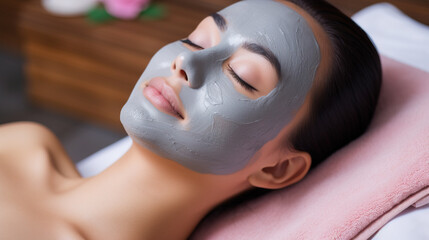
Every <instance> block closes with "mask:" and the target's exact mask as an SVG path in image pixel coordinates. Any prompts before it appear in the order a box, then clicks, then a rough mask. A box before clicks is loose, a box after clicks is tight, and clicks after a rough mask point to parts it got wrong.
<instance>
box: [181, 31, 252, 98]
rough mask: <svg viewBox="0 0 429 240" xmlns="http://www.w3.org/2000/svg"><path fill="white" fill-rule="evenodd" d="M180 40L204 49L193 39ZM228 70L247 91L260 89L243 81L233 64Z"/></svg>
mask: <svg viewBox="0 0 429 240" xmlns="http://www.w3.org/2000/svg"><path fill="white" fill-rule="evenodd" d="M180 41H181V42H182V43H184V44H188V45H189V46H191V47H194V48H197V49H204V48H203V47H201V46H199V45H197V44H195V43H193V42H192V41H191V40H189V38H185V39H182V40H180ZM227 70H228V72H229V74H231V75H232V77H233V78H234V80H236V81H237V82H238V83H239V84H240V85H241V86H242V87H244V88H245V89H246V90H247V91H250V92H254V91H258V90H257V89H256V88H254V87H253V86H251V85H250V84H248V83H247V82H245V81H243V79H241V78H240V76H238V75H237V73H235V72H234V70H233V69H232V68H231V66H230V65H229V64H228V66H227Z"/></svg>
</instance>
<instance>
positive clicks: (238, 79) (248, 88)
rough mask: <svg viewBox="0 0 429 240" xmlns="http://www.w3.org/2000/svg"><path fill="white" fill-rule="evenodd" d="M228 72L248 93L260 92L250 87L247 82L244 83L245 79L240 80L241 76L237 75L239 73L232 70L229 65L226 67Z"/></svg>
mask: <svg viewBox="0 0 429 240" xmlns="http://www.w3.org/2000/svg"><path fill="white" fill-rule="evenodd" d="M226 69H227V70H228V72H229V73H230V74H231V75H232V77H233V78H234V79H235V80H236V81H237V82H238V83H239V84H240V85H241V86H243V87H244V88H245V89H246V90H247V91H250V92H254V91H258V90H257V89H256V88H254V87H252V86H251V85H249V84H248V83H247V82H245V81H243V79H241V78H240V76H238V75H237V73H235V72H234V70H233V69H232V68H231V66H230V65H229V64H228V66H227V67H226Z"/></svg>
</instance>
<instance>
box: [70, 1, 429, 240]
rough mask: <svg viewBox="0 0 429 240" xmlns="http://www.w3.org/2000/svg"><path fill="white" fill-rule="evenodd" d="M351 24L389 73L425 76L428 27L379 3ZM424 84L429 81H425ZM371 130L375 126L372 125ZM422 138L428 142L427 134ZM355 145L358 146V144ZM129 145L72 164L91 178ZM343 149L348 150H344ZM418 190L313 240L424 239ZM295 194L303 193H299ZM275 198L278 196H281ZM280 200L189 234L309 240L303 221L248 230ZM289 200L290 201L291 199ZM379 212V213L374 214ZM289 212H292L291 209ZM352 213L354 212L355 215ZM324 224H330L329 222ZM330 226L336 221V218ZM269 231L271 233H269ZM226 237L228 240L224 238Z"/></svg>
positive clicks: (425, 210)
mask: <svg viewBox="0 0 429 240" xmlns="http://www.w3.org/2000/svg"><path fill="white" fill-rule="evenodd" d="M353 19H354V20H355V21H356V22H357V23H358V24H359V25H360V26H361V27H362V28H363V29H364V30H365V31H366V32H367V33H368V35H369V36H370V37H371V39H372V41H373V42H374V44H375V45H376V47H377V49H378V51H379V52H380V54H381V55H383V56H386V57H387V58H385V57H383V61H382V63H383V64H390V65H391V66H392V68H393V69H394V68H396V66H398V67H400V66H402V65H403V64H406V65H410V66H413V67H414V68H416V70H413V69H414V68H406V69H408V71H420V72H419V73H418V74H417V75H418V76H419V77H420V78H421V76H422V74H423V77H424V76H429V27H428V26H425V25H423V24H420V23H418V22H416V21H414V20H413V19H411V18H409V17H408V16H406V15H405V14H403V13H402V12H400V11H399V10H398V9H396V8H395V7H394V6H392V5H390V4H388V3H380V4H375V5H372V6H370V7H367V8H365V9H363V10H361V11H359V12H358V13H356V14H355V15H354V16H353ZM391 59H394V60H396V61H399V62H401V63H403V64H402V65H398V64H397V63H396V62H395V61H393V60H391ZM410 69H411V70H410ZM392 71H393V70H392ZM423 71H426V72H428V74H426V75H424V72H423ZM385 75H388V74H385ZM410 76H414V75H412V74H411V75H410ZM426 80H427V81H428V82H429V77H428V78H427V79H426ZM428 94H429V93H428ZM421 107H422V108H427V106H421ZM377 120H378V119H377ZM426 122H427V123H428V125H429V119H426ZM404 124H406V123H404ZM374 125H376V123H375V124H374ZM426 126H427V125H426ZM374 131H376V130H372V132H374ZM393 133H394V129H393V131H392V134H393ZM365 137H367V138H368V139H369V140H371V138H370V137H368V136H363V137H362V138H365ZM404 137H406V136H404ZM427 137H428V140H429V135H428V136H427ZM360 140H361V142H362V141H363V140H362V139H360ZM357 142H359V139H358V141H357ZM427 142H429V141H427ZM378 144H380V146H383V143H382V142H380V143H378ZM130 145H131V140H130V138H129V137H126V138H124V139H121V140H119V141H118V142H116V143H114V144H112V145H110V146H108V147H106V148H104V149H101V150H100V151H98V152H96V153H94V154H92V155H91V156H89V157H87V158H85V159H83V160H82V161H80V162H79V163H78V164H77V168H78V170H79V172H80V173H81V175H82V176H83V177H91V176H94V175H96V174H98V173H100V172H101V171H103V170H104V169H105V168H107V167H108V166H110V165H111V164H112V163H114V162H115V161H116V160H117V159H118V158H119V157H120V156H122V155H123V154H124V153H125V152H126V151H127V149H128V148H129V147H130ZM348 148H350V147H349V146H348ZM421 148H426V149H429V145H424V146H421ZM341 154H342V153H341V151H340V153H339V155H340V156H341ZM425 154H427V152H425ZM334 155H335V154H334ZM343 155H344V154H343ZM423 156H426V157H427V158H426V159H423V160H422V159H420V160H419V161H420V162H419V163H423V165H424V166H423V167H426V170H427V171H429V163H428V162H429V154H427V155H423ZM411 157H412V156H411ZM333 158H336V156H334V157H333ZM337 158H340V157H337ZM330 160H331V159H330ZM335 160H336V159H333V160H332V161H328V162H327V163H323V164H322V165H323V167H321V168H322V169H321V170H320V171H318V170H319V169H317V171H318V172H317V173H310V175H317V174H319V175H321V174H322V173H323V171H324V169H327V168H328V167H329V164H333V162H335ZM404 161H405V160H404ZM337 162H338V161H337ZM426 163H428V164H426ZM362 164H365V162H364V161H363V162H362ZM337 165H338V164H337ZM413 171H414V170H413ZM380 174H383V173H380ZM384 174H385V173H384ZM392 174H395V173H394V171H392ZM398 174H399V172H398ZM422 176H424V175H422ZM311 177H313V176H310V178H311ZM313 178H316V177H313ZM303 181H304V183H302V184H303V185H302V186H305V184H306V183H305V181H306V180H303ZM309 181H311V180H309ZM416 181H417V182H418V181H419V179H417V180H416ZM422 181H423V180H422ZM422 181H420V182H422ZM307 182H308V181H307ZM410 182H412V183H414V182H413V181H410ZM300 184H301V183H298V184H296V186H292V188H295V189H296V188H298V187H300ZM425 184H426V183H425ZM295 189H291V191H290V192H292V193H293V191H294V190H295ZM403 189H406V188H403ZM421 190H422V191H420V192H419V193H420V195H421V196H420V195H417V194H411V193H408V192H406V193H404V192H399V193H395V194H396V195H395V194H391V196H390V198H387V200H386V204H392V206H389V207H388V208H387V209H388V211H387V210H386V209H380V208H378V209H370V208H368V211H369V212H370V213H369V214H368V216H367V219H363V220H362V216H361V215H362V214H360V215H359V216H358V217H357V216H356V223H357V224H353V223H354V222H353V221H351V220H350V219H352V220H353V218H350V216H348V218H346V217H347V216H346V215H344V216H343V217H344V219H346V220H347V221H348V222H344V224H343V225H342V226H341V227H337V228H333V230H330V232H329V231H327V232H324V233H323V234H322V233H320V234H321V235H318V232H317V231H318V230H317V228H314V232H315V233H314V236H317V237H318V238H317V239H349V238H356V239H368V238H371V239H377V240H379V239H389V240H395V239H415V240H418V239H429V227H428V226H429V204H428V203H429V195H428V194H427V193H428V192H429V190H428V191H426V189H425V188H424V186H423V185H422V187H421ZM286 191H289V189H287V190H286ZM404 191H405V190H404ZM299 193H300V194H303V191H301V192H299ZM276 194H277V193H276ZM350 194H353V192H351V193H350ZM401 194H402V195H401ZM273 195H274V194H273ZM277 195H278V196H281V193H280V194H277ZM403 195H407V196H403ZM408 195H410V196H408ZM315 196H316V199H314V200H313V201H314V202H317V201H318V199H317V195H315ZM398 196H400V197H402V198H400V197H398ZM279 198H281V199H283V200H284V199H287V197H285V196H282V197H276V196H274V197H272V196H268V197H267V200H264V199H262V200H259V203H255V204H253V205H252V203H250V204H249V205H247V206H246V210H243V209H238V210H237V211H235V212H233V213H227V214H225V216H222V217H221V218H220V219H219V220H218V219H209V220H208V221H207V223H203V224H202V226H200V227H199V228H198V229H197V231H196V234H194V236H193V239H249V236H248V235H247V234H249V231H250V234H252V235H250V238H251V239H295V238H296V239H308V236H311V233H310V235H309V233H308V231H311V230H312V228H313V226H311V223H312V222H311V220H308V222H305V221H303V222H302V224H309V226H307V228H308V229H309V230H308V231H307V230H304V231H302V230H297V229H299V228H300V226H296V227H294V226H292V227H289V228H290V229H286V230H276V231H277V232H276V233H272V231H271V230H270V229H269V228H268V227H267V228H268V229H264V227H261V228H258V230H254V229H255V227H252V226H253V225H255V224H256V226H258V224H260V223H257V222H256V223H255V221H258V218H259V221H261V220H260V219H263V218H264V216H265V215H266V214H265V212H267V211H270V208H268V207H267V209H265V208H264V207H263V206H262V207H261V205H264V204H261V203H260V202H261V201H262V203H263V201H267V202H270V204H271V205H273V204H274V208H273V209H276V208H275V204H280V205H279V207H280V206H282V205H283V204H282V203H272V202H275V201H277V200H278V199H279ZM338 198H340V202H341V196H338ZM399 198H400V199H399ZM298 199H299V198H298ZM289 200H294V198H292V199H289ZM295 200H296V199H295ZM374 201H376V200H374ZM395 201H396V202H395ZM407 201H408V202H407ZM392 202H395V204H393V203H392ZM288 204H289V205H290V202H288V201H285V203H284V205H288ZM308 204H311V203H308ZM301 205H302V204H301ZM339 206H341V204H339ZM377 206H379V205H377ZM407 206H409V207H407ZM344 207H345V208H344V211H347V210H348V209H347V208H346V206H344ZM249 208H250V209H251V210H252V211H250V212H253V213H248V212H249V211H248V209H249ZM298 208H299V205H298ZM356 208H357V207H356ZM361 209H365V207H362V208H361ZM378 210H379V211H382V212H377V211H378ZM258 211H261V214H259V215H258V214H255V212H256V213H257V212H258ZM285 211H286V210H285ZM288 211H289V212H291V210H290V209H289V210H288ZM320 211H323V209H321V210H320ZM371 211H373V212H371ZM262 212H263V213H262ZM280 212H281V211H280ZM286 212H287V211H286ZM302 213H303V214H309V213H308V212H307V211H304V210H303V211H302ZM357 213H359V212H358V211H357ZM252 214H253V215H252ZM264 214H265V215H264ZM273 214H274V213H273ZM298 214H299V212H298ZM310 214H311V213H310ZM326 214H328V215H329V212H326ZM351 214H352V213H350V214H349V215H351ZM274 215H275V214H274ZM311 215H312V214H311ZM270 216H272V215H270ZM374 216H377V218H375V217H374ZM279 218H280V217H279ZM339 218H340V217H339ZM254 219H256V220H254ZM274 219H275V218H274ZM264 221H265V220H264ZM267 221H274V220H273V218H270V220H267ZM327 221H329V218H328V220H327ZM333 221H335V219H334V220H333ZM264 223H265V222H264ZM290 223H291V224H286V225H293V224H296V225H298V223H299V221H298V220H297V222H296V223H293V222H290ZM270 224H271V223H267V224H266V225H267V226H271V227H274V226H275V227H279V228H282V226H277V225H276V223H273V224H271V225H270ZM316 224H317V223H316ZM247 226H249V227H247ZM249 229H250V230H249ZM276 229H277V228H276ZM268 231H269V232H270V233H268ZM288 231H290V232H288ZM320 231H322V230H320ZM226 236H227V237H228V238H225V237H226ZM288 236H289V237H288ZM292 236H294V237H292ZM266 237H267V238H266Z"/></svg>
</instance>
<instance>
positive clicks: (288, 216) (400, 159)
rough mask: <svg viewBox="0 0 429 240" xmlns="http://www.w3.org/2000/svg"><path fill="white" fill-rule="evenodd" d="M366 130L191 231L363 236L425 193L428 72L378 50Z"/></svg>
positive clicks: (224, 235) (214, 235)
mask: <svg viewBox="0 0 429 240" xmlns="http://www.w3.org/2000/svg"><path fill="white" fill-rule="evenodd" d="M382 66H383V76H384V77H383V85H382V89H381V95H380V100H379V104H378V106H377V109H376V113H375V116H374V119H373V121H372V122H371V124H370V126H369V128H368V130H367V131H366V132H365V133H364V134H363V135H362V136H361V137H359V138H358V139H356V140H355V141H353V142H352V143H350V144H349V145H347V146H346V147H344V148H342V149H341V150H339V151H338V152H336V153H335V154H334V155H332V156H331V157H329V158H328V159H327V160H326V161H325V162H324V163H323V164H321V165H320V166H319V167H318V168H316V169H315V170H314V171H313V172H311V173H310V174H309V176H307V177H306V178H305V179H304V180H303V181H301V182H299V183H298V184H295V185H293V186H291V187H289V188H286V189H284V190H281V191H276V192H273V193H270V194H268V195H266V196H264V197H262V198H260V199H258V200H255V201H251V202H249V203H246V204H243V205H242V206H239V207H237V208H235V209H234V210H232V211H229V212H226V213H223V214H221V215H220V216H217V217H216V218H212V219H210V218H208V219H207V220H206V221H205V222H204V223H203V224H202V225H201V226H200V228H199V229H197V231H196V233H195V235H194V239H285V238H287V239H350V238H357V239H367V238H369V237H370V236H371V235H373V234H374V233H375V232H376V231H377V230H378V229H379V228H380V227H381V226H383V224H385V223H386V222H387V221H389V220H390V219H391V218H393V217H394V216H395V215H397V214H398V213H399V212H401V211H402V210H404V209H406V208H407V207H409V206H411V205H412V204H414V203H416V202H418V200H420V199H423V198H424V197H425V196H428V195H429V108H428V107H427V106H429V95H428V94H427V92H429V73H427V72H424V71H421V70H419V69H415V68H413V67H410V66H407V65H405V64H402V63H399V62H396V61H394V60H392V59H388V58H382Z"/></svg>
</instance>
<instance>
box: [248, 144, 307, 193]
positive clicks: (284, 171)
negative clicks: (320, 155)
mask: <svg viewBox="0 0 429 240" xmlns="http://www.w3.org/2000/svg"><path fill="white" fill-rule="evenodd" d="M310 166H311V156H310V155H309V154H308V153H306V152H293V153H291V154H288V156H287V157H286V158H284V160H280V161H278V162H277V164H276V165H274V166H269V167H264V168H262V169H260V170H259V171H257V172H255V173H253V174H251V175H250V176H249V178H248V181H249V183H250V184H251V185H252V186H254V187H259V188H268V189H279V188H283V187H286V186H288V185H291V184H293V183H296V182H298V181H299V180H301V179H302V178H303V177H304V176H305V175H306V174H307V172H308V170H309V169H310Z"/></svg>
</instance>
